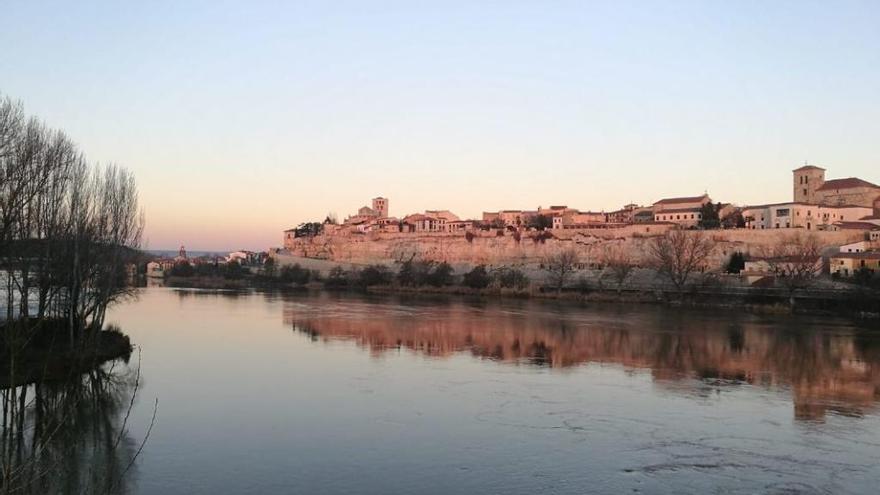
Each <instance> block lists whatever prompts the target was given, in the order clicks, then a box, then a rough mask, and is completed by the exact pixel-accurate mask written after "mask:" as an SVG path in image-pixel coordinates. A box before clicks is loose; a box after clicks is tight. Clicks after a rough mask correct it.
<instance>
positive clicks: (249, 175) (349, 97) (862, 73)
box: [0, 0, 880, 249]
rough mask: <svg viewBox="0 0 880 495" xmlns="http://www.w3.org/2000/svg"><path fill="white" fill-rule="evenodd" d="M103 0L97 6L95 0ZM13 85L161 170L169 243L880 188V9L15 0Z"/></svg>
mask: <svg viewBox="0 0 880 495" xmlns="http://www.w3.org/2000/svg"><path fill="white" fill-rule="evenodd" d="M82 3H86V2H82ZM0 23H2V29H0V47H2V48H0V92H2V93H3V94H5V95H8V96H11V97H13V98H18V99H21V100H23V101H24V103H25V106H26V108H27V110H28V111H29V112H31V113H34V114H37V115H39V116H40V117H42V118H44V119H45V120H46V121H48V122H49V123H50V124H51V125H53V126H57V127H60V128H63V129H65V130H66V131H67V132H68V133H69V134H70V135H71V136H72V137H73V138H74V139H75V140H76V141H77V142H78V143H80V144H81V146H82V148H83V150H84V151H86V153H87V154H88V156H89V157H90V158H91V159H93V160H96V161H101V162H106V161H115V162H117V163H120V164H122V165H125V166H127V167H129V168H131V169H132V170H134V171H135V173H136V174H137V177H138V180H139V183H140V186H141V193H142V200H143V203H144V205H145V208H146V211H147V221H148V229H147V238H148V241H149V247H151V248H168V247H176V246H177V245H178V244H180V243H184V244H186V245H187V246H188V247H190V248H192V249H224V248H236V247H247V248H263V249H264V248H266V247H267V246H269V245H277V244H279V243H280V231H281V230H282V229H284V228H287V227H289V226H292V225H295V224H297V223H299V222H301V221H305V220H309V219H315V218H323V216H324V215H325V214H326V213H327V212H328V211H334V212H337V213H338V214H339V216H340V218H341V217H344V216H345V214H347V213H352V212H354V211H355V209H356V208H357V207H358V206H360V205H362V204H366V203H368V201H369V199H370V198H372V197H373V196H376V195H384V196H388V197H390V198H391V202H390V204H391V213H392V214H394V215H403V214H405V213H407V212H411V211H416V210H424V209H426V208H427V209H438V208H449V209H452V210H453V211H455V212H457V213H459V214H460V215H461V216H463V217H472V216H478V215H479V214H480V212H481V211H483V210H492V209H499V208H534V207H536V206H538V205H542V206H547V205H550V204H568V205H569V206H574V207H577V208H581V209H593V210H600V209H606V210H610V209H614V208H618V207H619V206H620V205H622V204H624V203H627V202H630V201H634V202H638V203H650V202H652V201H655V200H657V199H659V198H661V197H663V196H680V195H692V194H699V193H702V192H703V190H708V191H709V193H710V194H711V195H712V196H713V197H714V198H715V199H718V200H722V201H731V202H735V203H740V204H747V203H758V202H760V203H766V202H772V201H781V200H787V199H789V198H790V196H791V181H790V171H791V169H792V168H795V167H796V166H798V165H801V164H803V162H804V160H809V162H810V163H815V164H819V165H822V166H825V167H826V168H828V175H829V177H845V176H860V177H862V178H864V179H866V180H870V181H874V182H880V166H878V165H880V158H878V143H880V2H877V1H868V2H806V1H797V2H767V1H762V2H757V1H755V2H746V1H718V2H711V1H701V2H677V1H663V2H620V1H616V2H511V1H503V2H502V1H498V2H477V1H470V2H452V1H444V2H436V3H434V4H433V5H429V4H428V2H403V1H402V2H330V1H323V2H297V3H294V2H291V3H290V5H288V4H286V3H282V2H278V3H268V2H267V3H258V2H227V3H224V2H166V3H160V2H128V3H127V4H126V5H123V2H106V3H102V2H88V5H79V4H78V3H73V2H58V3H57V4H56V3H53V2H42V1H21V2H19V1H6V0H0Z"/></svg>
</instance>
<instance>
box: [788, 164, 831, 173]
mask: <svg viewBox="0 0 880 495" xmlns="http://www.w3.org/2000/svg"><path fill="white" fill-rule="evenodd" d="M801 170H825V169H824V168H822V167H817V166H815V165H804V166H803V167H799V168H796V169H794V170H792V172H800V171H801Z"/></svg>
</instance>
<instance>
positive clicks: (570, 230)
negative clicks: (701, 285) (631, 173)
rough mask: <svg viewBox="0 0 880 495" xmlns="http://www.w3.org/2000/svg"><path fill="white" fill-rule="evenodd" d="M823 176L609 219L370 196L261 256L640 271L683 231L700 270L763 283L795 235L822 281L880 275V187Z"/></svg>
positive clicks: (803, 175)
mask: <svg viewBox="0 0 880 495" xmlns="http://www.w3.org/2000/svg"><path fill="white" fill-rule="evenodd" d="M825 172H826V171H825V169H823V168H821V167H818V166H815V165H805V166H802V167H799V168H797V169H794V170H793V171H792V199H791V201H788V202H777V203H768V204H762V205H745V206H737V205H735V204H734V203H730V202H716V201H715V200H713V198H711V197H710V196H709V195H708V194H702V195H697V196H693V197H677V198H664V199H660V200H658V201H656V202H654V203H653V204H651V205H649V206H640V205H636V204H628V205H625V206H624V207H623V208H621V209H619V210H616V211H611V212H597V211H583V210H579V209H577V208H572V207H568V206H550V207H546V208H543V207H538V208H535V209H532V210H521V209H508V210H501V211H492V212H484V213H483V214H482V218H480V219H462V218H460V217H459V216H458V215H456V214H455V213H453V212H451V211H449V210H427V211H424V212H419V213H411V214H407V215H404V216H401V217H397V216H393V215H391V213H390V201H389V199H388V198H384V197H377V198H374V199H373V201H372V205H371V206H364V207H362V208H360V209H359V210H358V211H357V212H356V213H355V214H353V215H350V216H348V217H346V218H345V219H344V220H343V221H342V222H336V221H333V219H331V218H327V219H325V220H324V221H323V222H312V223H305V224H302V225H300V226H298V227H297V228H292V229H288V230H286V231H284V233H283V248H281V249H273V250H271V252H270V255H271V256H273V257H275V258H276V259H278V260H279V261H280V262H281V263H294V262H298V263H305V264H308V261H307V260H326V261H335V262H345V263H350V264H353V265H358V264H370V263H384V264H389V263H390V264H393V263H399V262H400V261H401V260H402V259H404V258H423V259H428V260H433V261H437V262H447V263H450V264H453V265H458V266H460V267H461V268H462V269H466V268H467V267H468V266H475V265H488V266H499V265H516V266H522V267H529V266H532V267H536V266H540V265H541V264H542V262H543V261H544V260H545V258H546V257H547V255H548V254H549V253H551V252H553V251H558V250H560V249H564V248H566V247H572V248H574V249H576V250H577V251H578V252H579V253H580V255H581V256H580V260H581V263H580V264H581V265H583V266H584V267H593V268H597V267H601V264H602V263H601V258H602V257H603V255H604V253H607V251H608V248H609V247H615V248H616V249H618V250H624V251H627V252H628V257H629V258H630V259H631V260H632V263H633V264H634V265H639V266H646V265H647V264H648V261H649V260H647V254H648V246H647V245H646V243H645V241H646V240H647V239H650V238H652V237H656V236H663V235H665V234H667V233H668V232H670V231H688V232H694V233H699V232H703V233H707V234H710V235H711V238H712V239H713V240H714V241H715V243H716V249H714V250H713V253H712V255H711V256H709V257H708V258H707V259H706V261H705V262H704V263H703V266H701V270H703V271H713V270H721V269H722V268H724V267H725V266H726V264H727V263H729V261H730V258H731V256H733V255H734V253H737V254H738V255H741V256H742V257H744V258H746V259H747V260H748V261H749V262H750V263H749V265H748V267H747V268H748V269H749V270H751V271H757V272H759V273H762V274H763V275H768V273H767V272H772V271H774V270H773V269H772V268H770V267H769V266H768V263H767V261H768V258H772V257H773V256H774V255H773V253H772V251H773V250H772V248H773V247H774V246H777V245H778V244H780V243H782V242H784V240H785V239H787V238H788V237H790V236H791V235H793V234H797V233H803V234H808V235H809V236H810V238H811V239H815V241H816V242H817V243H818V244H819V247H820V251H821V254H822V258H823V262H824V263H822V266H823V267H824V268H823V271H824V273H826V274H837V275H838V276H852V275H853V274H854V273H855V272H857V271H858V270H859V269H860V268H866V269H868V270H877V271H878V272H880V265H878V263H880V251H878V247H880V186H878V185H876V184H873V183H871V182H868V181H866V180H863V179H859V178H854V177H851V178H843V179H826V177H825ZM528 240H531V242H526V241H528ZM854 243H855V244H854ZM841 246H843V252H840V248H841ZM831 255H835V256H836V257H834V259H833V260H832V259H831ZM777 257H778V256H777ZM832 261H833V262H832ZM315 266H320V265H315ZM817 266H818V265H817ZM749 270H745V271H746V272H748V271H749ZM771 275H772V274H771ZM758 278H760V277H758Z"/></svg>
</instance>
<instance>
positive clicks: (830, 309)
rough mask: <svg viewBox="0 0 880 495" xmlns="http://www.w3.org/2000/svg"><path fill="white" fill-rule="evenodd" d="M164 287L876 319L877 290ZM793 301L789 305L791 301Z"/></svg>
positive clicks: (219, 281) (879, 310)
mask: <svg viewBox="0 0 880 495" xmlns="http://www.w3.org/2000/svg"><path fill="white" fill-rule="evenodd" d="M169 282H170V283H166V284H165V285H166V286H168V287H174V288H193V289H209V290H210V289H214V290H220V289H225V290H248V289H257V290H279V291H333V292H340V291H342V292H360V293H375V294H408V295H418V294H426V295H428V294H430V295H451V296H468V297H480V298H519V299H542V300H562V301H571V302H578V303H583V304H590V303H595V304H603V303H608V304H640V305H641V304H648V305H666V306H673V307H694V308H719V309H728V310H738V311H747V312H750V313H758V314H791V313H797V314H815V315H837V316H848V317H855V318H864V319H880V294H878V293H877V291H872V290H869V289H853V290H850V291H839V290H838V291H827V290H803V291H799V292H795V294H794V295H793V297H792V295H791V294H790V293H789V292H788V291H786V290H784V289H780V288H758V287H741V288H735V289H734V288H730V287H713V286H703V287H700V286H693V287H688V288H687V289H685V290H683V291H680V292H679V291H675V290H671V289H669V288H666V287H662V286H660V285H658V286H655V287H638V288H634V287H623V288H620V289H618V288H616V287H614V288H612V287H607V286H605V287H602V286H575V287H566V288H564V289H562V290H561V291H559V290H556V289H551V288H546V287H542V286H539V285H536V284H531V285H528V286H524V287H519V288H516V287H497V286H493V287H486V288H470V287H466V286H463V285H458V284H450V285H441V286H432V285H419V286H406V285H400V284H393V283H389V284H375V285H367V286H357V285H340V284H338V283H330V284H328V283H327V280H323V281H310V282H308V283H305V284H296V283H282V282H275V283H266V280H264V279H263V280H256V279H254V278H243V279H238V280H226V279H223V278H222V277H187V278H183V277H178V278H173V279H169ZM792 300H793V301H794V304H793V305H792Z"/></svg>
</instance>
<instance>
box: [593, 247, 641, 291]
mask: <svg viewBox="0 0 880 495" xmlns="http://www.w3.org/2000/svg"><path fill="white" fill-rule="evenodd" d="M601 261H602V265H604V269H603V275H605V274H606V273H607V274H608V275H609V276H610V277H611V279H612V280H613V281H614V283H615V285H616V286H617V293H618V294H620V293H621V291H622V290H623V286H624V284H626V281H627V279H628V278H629V276H630V274H632V271H633V269H635V264H634V263H633V260H632V256H631V255H630V253H629V252H628V251H627V250H626V249H625V248H624V247H623V246H608V247H606V248H605V250H604V251H603V252H602V260H601Z"/></svg>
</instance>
